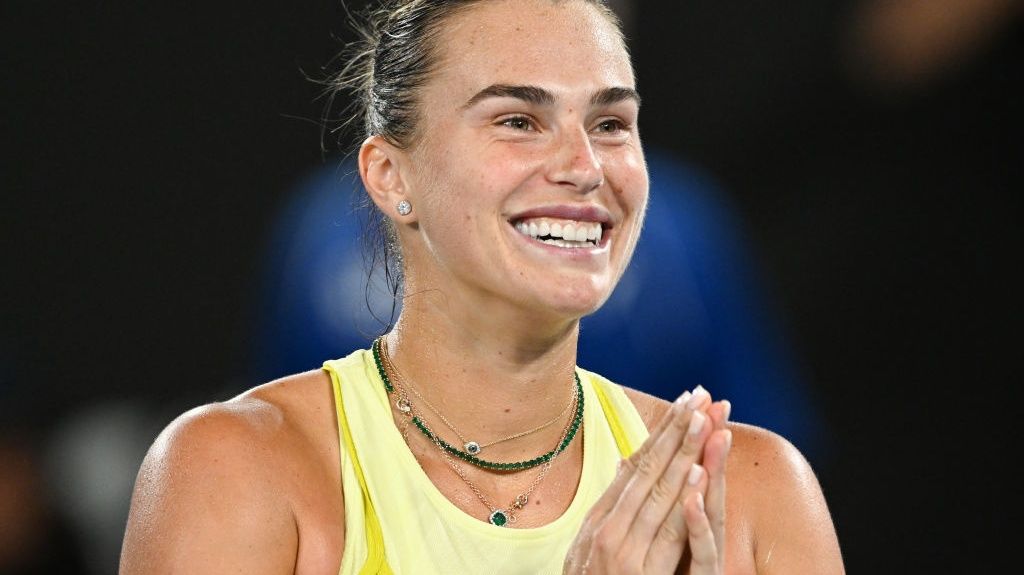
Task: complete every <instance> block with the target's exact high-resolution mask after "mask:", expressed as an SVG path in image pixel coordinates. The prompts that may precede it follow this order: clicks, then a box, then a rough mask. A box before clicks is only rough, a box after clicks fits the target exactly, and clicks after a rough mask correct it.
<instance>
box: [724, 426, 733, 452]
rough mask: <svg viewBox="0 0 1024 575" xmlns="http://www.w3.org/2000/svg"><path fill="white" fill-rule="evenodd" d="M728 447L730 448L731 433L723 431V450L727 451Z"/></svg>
mask: <svg viewBox="0 0 1024 575" xmlns="http://www.w3.org/2000/svg"><path fill="white" fill-rule="evenodd" d="M730 447H732V431H730V430H728V429H726V430H725V448H726V449H729V448H730Z"/></svg>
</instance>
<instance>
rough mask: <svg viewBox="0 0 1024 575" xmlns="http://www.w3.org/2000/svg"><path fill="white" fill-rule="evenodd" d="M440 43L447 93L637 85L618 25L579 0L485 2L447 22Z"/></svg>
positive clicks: (438, 71)
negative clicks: (496, 86) (503, 87)
mask: <svg viewBox="0 0 1024 575" xmlns="http://www.w3.org/2000/svg"><path fill="white" fill-rule="evenodd" d="M436 46H437V52H436V56H437V58H438V61H437V68H436V69H435V72H436V74H437V76H440V77H443V81H442V82H441V84H443V85H444V86H445V89H446V90H452V91H456V90H460V89H461V90H472V91H474V92H475V91H476V90H477V89H479V88H480V87H482V86H487V85H491V84H510V85H537V86H546V87H549V88H550V89H551V90H552V91H554V92H556V93H557V92H558V91H560V90H559V89H560V88H563V87H572V86H589V87H591V88H592V89H600V88H603V87H606V86H628V87H632V86H633V70H632V66H631V65H630V62H629V55H628V53H627V52H626V49H625V46H624V45H623V43H622V39H621V36H620V34H619V31H618V29H617V28H616V26H615V25H614V24H613V23H612V22H610V21H609V20H608V18H607V17H606V16H605V15H603V14H601V13H600V12H599V11H598V9H597V8H596V7H594V6H592V5H589V4H588V3H586V2H583V1H582V0H567V1H551V0H495V1H487V2H480V3H477V4H474V5H472V6H471V7H469V8H467V9H465V10H463V11H461V12H459V13H458V14H456V15H454V16H452V17H451V18H449V19H448V20H447V21H445V22H444V24H443V28H442V30H441V33H440V35H439V36H438V42H437V45H436ZM438 79H441V78H438ZM449 96H456V94H449Z"/></svg>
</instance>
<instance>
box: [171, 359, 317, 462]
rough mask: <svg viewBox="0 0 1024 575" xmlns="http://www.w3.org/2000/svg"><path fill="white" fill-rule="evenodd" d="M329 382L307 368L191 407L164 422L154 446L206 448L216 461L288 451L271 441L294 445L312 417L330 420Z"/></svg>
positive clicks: (304, 437) (308, 434)
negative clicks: (166, 423) (226, 397)
mask: <svg viewBox="0 0 1024 575" xmlns="http://www.w3.org/2000/svg"><path fill="white" fill-rule="evenodd" d="M329 385H330V384H329V380H328V378H327V375H326V374H324V373H323V372H322V371H319V370H315V371H308V372H304V373H300V374H295V375H291V376H288V377H284V378H281V379H277V380H274V381H271V382H269V383H265V384H262V385H259V386H257V387H254V388H252V389H249V390H248V391H245V392H244V393H241V394H239V395H237V396H235V397H233V398H231V399H229V400H226V401H219V402H212V403H208V404H205V405H201V406H198V407H195V408H193V409H190V410H188V411H186V412H185V413H183V414H181V415H179V416H178V417H177V418H175V419H174V420H173V421H172V422H171V423H170V424H168V425H167V427H166V428H164V430H163V432H162V433H161V434H160V435H159V436H158V438H157V440H156V442H154V448H155V449H157V450H158V451H160V452H163V451H168V450H170V452H171V453H168V454H169V455H174V452H176V451H182V450H184V451H187V452H188V455H189V456H190V457H196V456H203V454H204V453H206V452H208V451H209V452H212V453H211V455H213V456H216V457H217V458H218V461H220V462H221V463H229V462H232V461H236V460H244V459H246V458H248V457H256V458H270V457H274V456H288V455H289V451H288V450H284V451H282V450H278V449H274V447H282V446H289V447H296V446H297V445H295V444H300V443H303V442H305V441H308V440H310V439H311V438H312V437H314V436H315V435H317V433H316V432H314V431H313V429H311V427H312V426H317V423H318V421H320V422H321V423H322V420H326V419H331V420H333V413H332V412H331V411H330V406H331V402H332V399H331V397H330V393H331V392H330V387H329ZM327 416H330V417H327Z"/></svg>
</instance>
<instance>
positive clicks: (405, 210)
mask: <svg viewBox="0 0 1024 575" xmlns="http://www.w3.org/2000/svg"><path fill="white" fill-rule="evenodd" d="M395 209H396V210H398V215H400V216H408V215H409V214H411V213H412V204H410V203H409V200H402V201H400V202H398V204H397V205H396V206H395Z"/></svg>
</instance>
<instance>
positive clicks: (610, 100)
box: [590, 86, 640, 108]
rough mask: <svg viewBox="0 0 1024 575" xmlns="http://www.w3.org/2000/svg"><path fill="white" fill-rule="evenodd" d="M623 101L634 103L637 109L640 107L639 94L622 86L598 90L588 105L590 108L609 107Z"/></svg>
mask: <svg viewBox="0 0 1024 575" xmlns="http://www.w3.org/2000/svg"><path fill="white" fill-rule="evenodd" d="M625 100H633V101H634V102H636V105H637V107H638V108H639V107H640V93H639V92H637V91H636V90H635V89H633V88H626V87H624V86H616V87H614V88H605V89H603V90H598V91H597V92H596V93H594V95H593V96H591V97H590V104H591V105H592V106H609V105H611V104H617V103H619V102H623V101H625Z"/></svg>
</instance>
